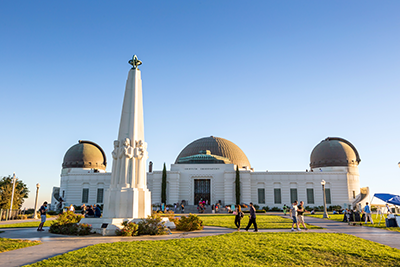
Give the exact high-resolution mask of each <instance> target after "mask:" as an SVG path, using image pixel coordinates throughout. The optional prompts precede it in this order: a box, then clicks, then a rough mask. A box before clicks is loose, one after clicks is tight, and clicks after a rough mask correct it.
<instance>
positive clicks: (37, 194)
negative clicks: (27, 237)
mask: <svg viewBox="0 0 400 267" xmlns="http://www.w3.org/2000/svg"><path fill="white" fill-rule="evenodd" d="M39 187H40V184H39V183H37V184H36V199H35V208H34V210H33V218H34V219H37V214H36V210H37V201H38V197H39Z"/></svg>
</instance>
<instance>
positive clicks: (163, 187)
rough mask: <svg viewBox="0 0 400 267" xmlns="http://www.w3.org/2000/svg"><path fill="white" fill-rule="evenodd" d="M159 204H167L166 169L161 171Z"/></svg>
mask: <svg viewBox="0 0 400 267" xmlns="http://www.w3.org/2000/svg"><path fill="white" fill-rule="evenodd" d="M161 203H167V168H166V167H165V162H164V168H163V170H162V180H161Z"/></svg>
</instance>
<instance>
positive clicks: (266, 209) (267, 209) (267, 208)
mask: <svg viewBox="0 0 400 267" xmlns="http://www.w3.org/2000/svg"><path fill="white" fill-rule="evenodd" d="M262 209H263V210H265V211H269V210H270V208H269V207H268V206H265V207H262Z"/></svg>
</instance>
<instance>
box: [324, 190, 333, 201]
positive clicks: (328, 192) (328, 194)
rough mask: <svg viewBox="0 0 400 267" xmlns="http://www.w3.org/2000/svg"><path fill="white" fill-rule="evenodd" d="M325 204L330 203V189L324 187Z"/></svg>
mask: <svg viewBox="0 0 400 267" xmlns="http://www.w3.org/2000/svg"><path fill="white" fill-rule="evenodd" d="M325 197H326V204H331V203H332V202H331V189H330V188H325Z"/></svg>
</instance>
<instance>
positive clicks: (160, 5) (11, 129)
mask: <svg viewBox="0 0 400 267" xmlns="http://www.w3.org/2000/svg"><path fill="white" fill-rule="evenodd" d="M399 12H400V2H399V1H364V0H363V1H356V0H354V1H339V0H338V1H250V2H244V1H141V2H138V1H113V2H111V1H39V2H38V1H1V3H0V25H1V26H0V34H1V35H0V36H1V43H0V59H1V64H0V73H1V74H0V75H1V79H0V93H1V94H0V99H1V113H0V114H1V117H0V118H1V121H0V122H1V123H0V129H1V130H0V176H8V175H12V173H13V172H15V173H16V174H17V176H18V178H19V179H21V180H23V181H24V182H25V183H26V184H27V185H28V187H29V189H30V191H31V194H30V198H29V199H28V200H27V201H26V202H25V204H24V206H25V207H33V203H34V196H35V184H36V183H40V184H41V188H40V197H39V201H40V202H42V201H44V200H48V201H49V200H50V195H51V190H52V187H53V186H58V185H59V184H60V172H61V164H62V161H63V157H64V154H65V152H66V151H67V150H68V149H69V148H70V147H71V146H72V145H74V144H76V143H77V141H78V140H80V139H82V140H90V141H94V142H96V143H98V144H99V145H100V146H102V147H103V149H104V150H105V152H106V154H107V156H108V159H109V163H111V160H110V158H111V156H110V154H111V151H112V146H113V140H114V139H116V138H117V134H118V127H119V120H120V114H121V108H122V100H123V94H124V89H125V81H126V78H127V74H128V71H129V69H130V65H128V63H127V62H128V60H129V59H130V58H131V57H132V55H133V54H137V55H138V57H139V59H140V60H142V61H143V65H142V66H141V71H142V79H143V94H144V113H145V136H146V141H147V143H148V151H149V160H151V161H153V163H154V167H155V169H156V170H160V169H161V168H162V164H163V163H164V162H165V163H166V164H167V166H168V169H169V165H170V164H171V163H173V162H174V161H175V158H176V156H177V155H178V154H179V152H180V151H181V150H182V149H183V148H184V147H185V146H186V145H187V144H189V143H190V142H192V141H194V140H196V139H198V138H201V137H206V136H210V135H214V136H218V137H223V138H226V139H228V140H230V141H232V142H234V143H235V144H237V145H238V146H239V147H240V148H241V149H242V150H243V151H244V152H245V153H246V155H247V157H248V158H249V160H250V163H251V165H252V167H254V169H255V170H256V171H265V170H269V171H273V170H288V171H290V170H293V171H294V170H305V169H307V168H309V159H310V153H311V151H312V149H313V148H314V147H315V146H316V145H317V144H318V143H319V142H320V141H321V140H323V139H325V138H326V137H328V136H332V137H343V138H345V139H347V140H349V141H350V142H352V143H353V144H354V146H355V147H356V148H357V149H358V151H359V153H360V157H361V160H362V161H361V163H360V166H359V170H360V185H361V186H369V187H370V189H371V191H372V193H375V192H388V193H396V194H400V169H399V167H398V165H397V163H398V162H399V161H400V153H399V152H400V143H399V142H398V141H397V140H398V136H399V134H400V127H399V122H398V114H399V99H400V90H399V89H400V88H399V85H400V75H399V74H400V64H399V62H400V53H399V47H400V19H399ZM107 170H108V171H110V170H111V164H109V165H108V166H107Z"/></svg>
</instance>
